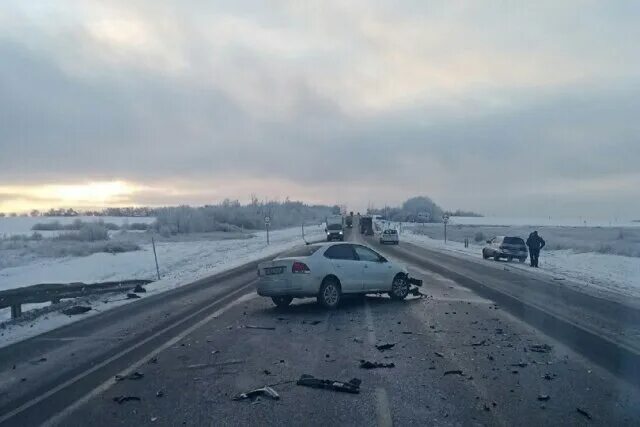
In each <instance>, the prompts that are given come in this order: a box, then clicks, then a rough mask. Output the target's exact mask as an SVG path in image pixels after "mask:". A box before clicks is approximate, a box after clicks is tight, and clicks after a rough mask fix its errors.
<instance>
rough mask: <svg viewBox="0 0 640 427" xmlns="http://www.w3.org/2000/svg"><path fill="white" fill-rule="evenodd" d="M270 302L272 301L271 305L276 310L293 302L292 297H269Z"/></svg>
mask: <svg viewBox="0 0 640 427" xmlns="http://www.w3.org/2000/svg"><path fill="white" fill-rule="evenodd" d="M271 301H273V303H274V304H275V305H276V307H278V308H284V307H287V306H288V305H289V304H291V301H293V297H286V296H284V297H271Z"/></svg>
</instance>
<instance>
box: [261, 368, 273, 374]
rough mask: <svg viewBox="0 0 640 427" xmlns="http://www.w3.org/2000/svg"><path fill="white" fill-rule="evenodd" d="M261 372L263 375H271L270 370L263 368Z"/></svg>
mask: <svg viewBox="0 0 640 427" xmlns="http://www.w3.org/2000/svg"><path fill="white" fill-rule="evenodd" d="M262 373H263V374H265V375H271V371H270V370H268V369H265V370H264V371H262Z"/></svg>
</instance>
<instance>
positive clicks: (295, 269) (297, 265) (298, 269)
mask: <svg viewBox="0 0 640 427" xmlns="http://www.w3.org/2000/svg"><path fill="white" fill-rule="evenodd" d="M291 272H292V273H303V274H305V273H306V274H308V273H311V270H309V267H308V266H307V264H305V263H303V262H299V261H296V262H294V263H293V266H291Z"/></svg>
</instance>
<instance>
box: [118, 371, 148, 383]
mask: <svg viewBox="0 0 640 427" xmlns="http://www.w3.org/2000/svg"><path fill="white" fill-rule="evenodd" d="M142 378H144V374H143V373H142V372H138V371H135V372H133V373H131V374H129V375H116V376H115V379H116V381H124V380H140V379H142Z"/></svg>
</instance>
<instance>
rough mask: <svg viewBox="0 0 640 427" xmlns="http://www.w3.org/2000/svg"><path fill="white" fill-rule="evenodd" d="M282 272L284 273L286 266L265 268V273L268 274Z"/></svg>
mask: <svg viewBox="0 0 640 427" xmlns="http://www.w3.org/2000/svg"><path fill="white" fill-rule="evenodd" d="M282 273H284V267H271V268H265V269H264V274H265V275H266V276H271V275H274V274H282Z"/></svg>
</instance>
